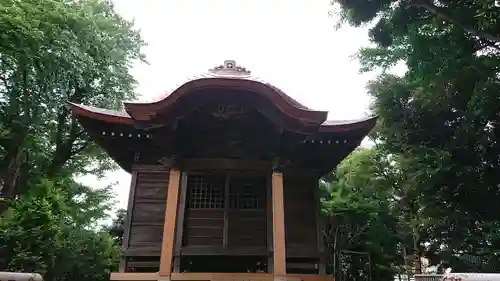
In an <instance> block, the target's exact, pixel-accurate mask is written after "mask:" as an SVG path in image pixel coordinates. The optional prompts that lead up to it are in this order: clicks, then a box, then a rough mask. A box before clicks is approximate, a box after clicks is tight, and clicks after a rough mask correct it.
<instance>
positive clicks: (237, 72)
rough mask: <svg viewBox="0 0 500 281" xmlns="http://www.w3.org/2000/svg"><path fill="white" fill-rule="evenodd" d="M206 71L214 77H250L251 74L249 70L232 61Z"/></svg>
mask: <svg viewBox="0 0 500 281" xmlns="http://www.w3.org/2000/svg"><path fill="white" fill-rule="evenodd" d="M208 71H209V72H210V73H212V74H215V75H220V76H237V77H245V76H250V73H251V72H250V70H247V69H246V68H244V67H241V66H239V65H237V64H236V61H234V60H226V61H224V64H223V65H219V66H216V67H214V68H212V69H210V70H208Z"/></svg>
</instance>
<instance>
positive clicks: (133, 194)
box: [70, 61, 376, 281]
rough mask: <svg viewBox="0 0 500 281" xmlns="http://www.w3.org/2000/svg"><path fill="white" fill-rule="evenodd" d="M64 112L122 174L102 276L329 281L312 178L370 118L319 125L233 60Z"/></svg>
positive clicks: (354, 141) (320, 118) (320, 116)
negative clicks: (151, 94) (116, 103)
mask: <svg viewBox="0 0 500 281" xmlns="http://www.w3.org/2000/svg"><path fill="white" fill-rule="evenodd" d="M70 106H71V109H72V113H73V115H74V116H75V117H77V118H78V120H79V121H80V123H81V125H82V126H83V127H84V128H85V130H86V131H87V133H88V134H89V135H90V136H91V137H92V139H93V140H95V141H96V142H97V143H98V144H99V145H100V146H101V147H102V148H103V150H104V151H105V152H106V153H107V154H108V155H109V156H110V157H111V158H112V159H113V160H114V161H116V163H117V164H118V165H120V166H121V167H122V168H123V169H124V170H126V171H128V172H129V173H131V175H132V182H131V188H130V196H129V202H128V210H127V218H126V222H125V234H124V238H123V253H122V258H121V263H120V270H119V272H115V273H112V274H111V280H160V279H161V280H163V279H165V280H221V279H228V280H255V281H256V280H276V279H296V280H305V281H307V280H311V281H312V280H313V279H314V280H318V281H320V280H325V281H326V280H332V277H331V276H329V275H327V274H326V272H325V255H326V254H327V253H325V250H324V245H323V240H322V231H321V220H320V219H319V211H320V207H319V196H318V191H319V187H318V182H319V178H320V177H321V176H322V175H324V174H326V173H328V172H330V171H332V170H333V169H334V168H335V167H336V165H337V164H338V163H339V162H340V161H341V160H342V159H344V158H345V157H346V156H347V155H348V154H349V153H351V152H352V151H353V150H354V149H355V148H356V147H357V146H358V145H359V144H360V142H361V141H362V140H363V138H364V137H365V136H366V135H367V134H368V133H369V131H370V130H371V129H372V128H373V126H374V125H375V121H376V118H374V117H371V118H365V119H361V120H355V121H328V120H327V112H325V111H316V110H312V109H309V108H307V107H306V106H304V105H302V104H300V103H299V102H297V101H295V100H294V99H292V98H291V97H289V96H288V95H286V94H285V93H284V92H283V91H281V90H279V89H278V88H277V87H275V86H273V85H271V84H269V83H266V82H264V81H261V80H259V79H256V78H255V77H253V76H252V75H251V73H250V71H248V70H246V69H245V68H243V67H240V66H238V65H236V63H235V62H234V61H225V62H224V64H223V65H221V66H218V67H215V68H213V69H211V70H209V71H208V72H207V73H204V74H202V75H200V76H198V77H194V78H192V79H190V80H189V81H187V82H186V83H184V84H183V85H181V86H180V87H178V88H177V89H175V90H174V91H172V92H171V93H168V94H166V95H165V96H164V97H161V98H160V99H159V100H157V101H155V102H149V103H124V110H123V111H113V110H108V109H102V108H97V107H91V106H86V105H80V104H73V103H72V104H70Z"/></svg>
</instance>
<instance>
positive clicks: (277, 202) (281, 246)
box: [272, 172, 286, 280]
mask: <svg viewBox="0 0 500 281" xmlns="http://www.w3.org/2000/svg"><path fill="white" fill-rule="evenodd" d="M272 198H273V202H272V210H273V245H274V253H273V260H274V264H273V266H274V278H275V280H276V279H282V278H285V277H286V249H285V214H284V202H283V174H282V173H281V172H273V175H272Z"/></svg>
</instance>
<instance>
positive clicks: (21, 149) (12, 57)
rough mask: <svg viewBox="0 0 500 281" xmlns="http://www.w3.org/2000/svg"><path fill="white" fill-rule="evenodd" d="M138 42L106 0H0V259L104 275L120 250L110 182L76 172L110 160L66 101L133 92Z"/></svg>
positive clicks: (57, 276) (112, 101) (90, 276)
mask: <svg viewBox="0 0 500 281" xmlns="http://www.w3.org/2000/svg"><path fill="white" fill-rule="evenodd" d="M143 46H144V42H143V41H142V40H141V38H140V36H139V32H138V31H136V30H134V29H133V23H132V22H128V21H126V20H124V19H123V18H122V17H121V16H120V15H118V14H117V13H116V11H114V8H113V5H112V2H111V1H108V0H79V1H72V0H47V1H35V0H26V1H17V0H2V1H0V213H3V216H2V217H1V220H0V268H2V269H8V270H22V271H28V272H29V271H37V272H40V273H42V274H43V275H44V279H45V280H59V281H63V280H108V278H109V272H110V270H112V269H113V268H114V267H115V266H116V261H117V258H118V253H119V251H118V249H119V247H118V245H117V243H116V241H115V240H116V238H115V237H114V236H113V237H112V236H111V235H110V234H108V232H107V230H106V229H107V228H106V229H103V228H101V227H100V224H101V223H102V221H103V220H104V219H107V217H108V216H107V215H106V214H107V213H108V212H109V211H110V208H111V207H112V206H113V204H112V203H113V201H112V200H111V198H112V194H111V193H110V187H108V188H104V189H95V188H93V187H89V186H85V185H82V184H79V183H77V182H76V181H75V179H74V178H75V176H78V175H82V174H88V173H92V174H94V175H98V176H99V175H102V173H103V172H105V171H108V170H110V169H112V168H114V167H115V165H114V164H113V163H112V162H111V161H110V159H109V158H108V157H107V156H106V155H105V154H104V153H103V152H102V150H101V149H100V148H99V147H98V146H97V145H96V144H95V143H94V142H92V141H91V140H90V138H89V137H88V136H87V135H86V134H85V132H84V131H83V129H82V128H81V126H80V125H79V123H78V122H77V120H76V119H75V118H74V117H72V116H71V113H70V111H69V109H68V106H67V105H68V104H67V103H68V101H69V102H74V103H84V104H89V105H95V106H101V107H107V108H118V107H120V106H121V102H122V101H123V100H129V99H133V98H134V97H135V93H134V87H135V80H134V79H133V77H132V76H131V75H130V73H129V68H130V66H131V64H132V63H133V62H135V61H144V57H143V55H142V54H141V48H142V47H143ZM9 205H10V208H9ZM4 211H5V212H4Z"/></svg>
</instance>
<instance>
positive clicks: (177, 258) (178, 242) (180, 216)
mask: <svg viewBox="0 0 500 281" xmlns="http://www.w3.org/2000/svg"><path fill="white" fill-rule="evenodd" d="M187 177H188V175H187V173H186V172H183V173H182V176H181V187H180V188H181V190H180V194H179V202H178V204H177V205H178V207H177V218H176V229H175V246H174V272H180V267H181V248H182V237H183V230H184V214H185V212H186V193H187Z"/></svg>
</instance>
